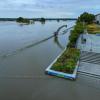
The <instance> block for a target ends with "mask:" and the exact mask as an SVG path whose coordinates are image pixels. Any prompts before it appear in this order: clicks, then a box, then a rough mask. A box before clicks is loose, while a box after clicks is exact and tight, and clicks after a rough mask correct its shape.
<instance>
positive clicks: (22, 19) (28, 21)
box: [16, 17, 30, 23]
mask: <svg viewBox="0 0 100 100" xmlns="http://www.w3.org/2000/svg"><path fill="white" fill-rule="evenodd" d="M16 21H17V22H18V23H30V20H28V19H26V18H22V17H19V18H17V20H16Z"/></svg>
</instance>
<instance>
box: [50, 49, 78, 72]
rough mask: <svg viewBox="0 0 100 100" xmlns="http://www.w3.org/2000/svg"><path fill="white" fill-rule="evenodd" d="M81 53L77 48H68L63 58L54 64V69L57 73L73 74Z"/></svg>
mask: <svg viewBox="0 0 100 100" xmlns="http://www.w3.org/2000/svg"><path fill="white" fill-rule="evenodd" d="M79 56H80V51H79V50H78V49H76V48H68V49H67V50H66V51H65V52H64V53H63V54H62V55H61V56H60V58H58V60H57V61H56V63H54V64H53V66H52V68H51V69H53V70H56V71H62V72H67V73H73V71H74V69H75V66H76V64H77V60H78V59H79Z"/></svg>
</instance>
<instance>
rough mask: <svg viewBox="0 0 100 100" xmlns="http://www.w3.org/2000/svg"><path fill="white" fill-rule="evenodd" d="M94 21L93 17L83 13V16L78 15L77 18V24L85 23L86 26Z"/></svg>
mask: <svg viewBox="0 0 100 100" xmlns="http://www.w3.org/2000/svg"><path fill="white" fill-rule="evenodd" d="M94 20H95V15H93V14H90V13H87V12H84V13H83V14H81V15H80V17H78V21H77V22H85V23H87V24H90V23H93V21H94Z"/></svg>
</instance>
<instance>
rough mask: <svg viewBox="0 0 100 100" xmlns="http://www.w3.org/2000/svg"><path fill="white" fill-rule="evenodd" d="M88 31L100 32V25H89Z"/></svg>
mask: <svg viewBox="0 0 100 100" xmlns="http://www.w3.org/2000/svg"><path fill="white" fill-rule="evenodd" d="M87 31H88V33H89V34H97V33H100V26H99V25H96V24H94V23H93V24H89V25H87Z"/></svg>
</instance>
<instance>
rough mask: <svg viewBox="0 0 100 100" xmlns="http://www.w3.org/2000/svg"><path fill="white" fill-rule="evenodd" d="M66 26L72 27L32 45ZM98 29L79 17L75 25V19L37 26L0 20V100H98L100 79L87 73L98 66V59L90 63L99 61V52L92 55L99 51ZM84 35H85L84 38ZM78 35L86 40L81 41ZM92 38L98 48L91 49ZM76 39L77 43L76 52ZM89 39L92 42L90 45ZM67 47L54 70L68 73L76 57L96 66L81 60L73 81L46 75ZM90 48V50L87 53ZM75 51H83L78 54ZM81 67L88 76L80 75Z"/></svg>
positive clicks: (94, 24)
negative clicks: (56, 35) (47, 69)
mask: <svg viewBox="0 0 100 100" xmlns="http://www.w3.org/2000/svg"><path fill="white" fill-rule="evenodd" d="M85 21H86V20H85ZM92 21H93V20H92ZM66 24H67V28H69V27H72V26H74V27H73V28H70V29H69V30H66V28H63V29H62V30H61V31H60V33H59V35H58V38H55V37H52V38H49V39H46V40H45V41H42V42H40V43H39V44H36V45H34V44H35V43H37V42H38V40H42V39H45V38H47V37H50V36H51V35H53V33H54V32H55V31H56V30H57V29H58V28H59V27H60V26H62V25H66ZM91 27H92V28H91ZM98 27H99V25H97V24H96V23H94V21H93V22H91V23H90V21H89V23H88V22H85V24H84V23H83V20H82V19H81V18H80V21H78V22H76V20H65V21H60V22H58V21H57V20H56V21H46V22H45V24H41V23H40V22H39V21H36V22H35V23H34V24H27V25H20V23H17V22H16V21H10V20H9V21H7V22H6V21H5V22H2V21H1V22H0V29H1V31H0V35H1V37H0V87H1V89H0V99H1V100H8V99H10V100H15V99H17V100H33V99H34V100H40V99H41V98H42V99H44V100H51V99H52V100H55V99H57V100H61V99H63V100H66V98H67V99H68V100H73V99H77V100H84V99H85V100H87V99H88V100H95V99H96V100H99V99H100V85H99V83H100V77H99V74H98V75H96V73H95V75H94V73H93V74H92V73H91V72H92V71H93V70H92V71H91V68H94V66H95V68H98V66H100V65H99V59H96V61H95V60H94V58H96V57H97V58H99V51H98V53H97V54H96V53H92V52H94V51H95V48H96V49H98V50H99V37H97V36H96V34H98V33H99V29H98ZM84 29H85V30H86V29H87V31H84ZM97 31H98V32H97ZM86 32H88V33H89V34H88V36H87V33H86ZM82 33H84V37H86V36H87V38H83V39H82V40H81V37H80V36H82ZM91 33H92V36H91ZM69 36H70V38H69ZM95 36H96V38H97V39H96V40H98V42H97V43H98V44H97V43H96V44H95V45H98V48H97V46H95V48H93V47H94V45H93V44H94V42H95V41H96V40H95ZM79 37H80V38H79ZM78 38H79V41H80V42H79V45H78V49H77V48H76V43H77V40H78ZM90 38H92V40H93V41H92V43H91V39H90ZM69 40H70V42H69ZM80 44H81V45H80ZM67 46H68V48H69V52H67V50H68V49H67V50H66V52H65V53H64V54H63V55H62V56H61V58H60V59H58V60H59V61H58V62H57V63H55V68H54V69H55V70H59V71H64V72H69V73H72V72H73V69H74V68H75V66H74V65H76V62H77V60H78V59H79V55H80V56H82V57H83V58H82V57H81V58H80V59H81V60H83V61H85V60H84V58H86V59H87V61H88V62H89V61H90V62H93V63H98V65H93V64H90V63H88V64H87V62H84V63H83V62H82V61H81V65H80V66H81V67H80V68H79V69H80V70H79V71H78V72H77V73H78V76H77V80H76V81H69V80H66V79H62V78H57V77H54V76H48V75H46V74H45V69H46V68H47V67H48V66H49V65H50V63H52V62H53V61H54V59H55V58H56V57H57V56H58V55H59V54H60V53H61V52H62V51H63V50H64V49H65V48H66V47H67ZM85 47H86V48H85ZM91 47H92V51H89V50H90V49H91ZM74 50H75V51H74ZM79 50H80V51H81V50H87V51H84V52H82V54H81V52H79ZM76 52H77V54H76ZM72 53H73V54H72ZM93 55H94V56H95V57H94V56H93ZM62 58H63V59H62ZM66 60H67V61H66ZM59 62H60V63H59ZM63 62H64V63H63ZM66 62H67V63H66ZM62 64H64V65H65V66H66V67H62V66H61V65H62ZM84 64H85V67H87V69H86V71H88V72H89V73H88V74H87V73H85V70H84V73H83V72H82V71H83V69H82V68H84V67H83V66H84ZM59 65H60V66H59ZM88 65H89V66H90V67H89V66H88ZM98 70H99V69H98ZM94 71H95V70H94ZM95 72H96V71H95ZM98 73H99V71H98Z"/></svg>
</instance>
